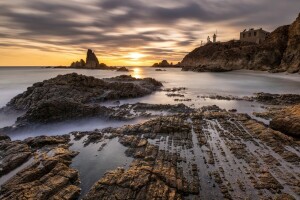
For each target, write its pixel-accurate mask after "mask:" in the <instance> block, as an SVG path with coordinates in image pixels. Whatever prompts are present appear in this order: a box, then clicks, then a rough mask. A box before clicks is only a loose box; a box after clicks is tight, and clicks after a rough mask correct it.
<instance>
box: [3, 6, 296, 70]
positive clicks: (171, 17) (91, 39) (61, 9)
mask: <svg viewBox="0 0 300 200" xmlns="http://www.w3.org/2000/svg"><path fill="white" fill-rule="evenodd" d="M299 8H300V0H2V1H0V46H1V48H0V66H48V65H51V66H56V65H69V64H70V63H71V62H72V61H75V60H79V59H80V58H84V59H85V56H86V55H85V53H86V49H88V48H91V49H93V50H94V51H95V52H96V55H97V56H98V59H99V60H100V62H104V63H106V64H108V65H119V66H120V65H126V66H129V65H135V66H137V65H138V66H147V65H152V64H153V63H154V62H158V61H160V60H162V59H167V60H169V61H170V62H174V63H176V62H178V61H181V59H182V58H183V56H184V55H185V54H186V53H187V52H189V51H191V50H193V49H194V48H196V47H198V46H199V45H200V43H201V40H203V41H206V38H207V36H208V35H213V33H214V32H215V31H216V30H217V31H218V40H219V41H227V40H230V39H233V38H235V39H238V37H239V32H240V31H242V30H244V29H245V28H250V27H253V28H260V27H262V28H264V29H266V30H268V31H272V30H273V29H274V28H276V27H277V26H279V25H284V24H290V23H291V22H292V21H293V20H295V19H296V17H297V15H298V13H299V12H300V10H299Z"/></svg>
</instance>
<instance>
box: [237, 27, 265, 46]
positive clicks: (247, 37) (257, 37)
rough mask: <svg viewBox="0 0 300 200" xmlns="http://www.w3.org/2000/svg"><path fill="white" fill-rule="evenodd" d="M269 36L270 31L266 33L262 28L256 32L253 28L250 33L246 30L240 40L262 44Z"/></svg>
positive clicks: (241, 34) (241, 33)
mask: <svg viewBox="0 0 300 200" xmlns="http://www.w3.org/2000/svg"><path fill="white" fill-rule="evenodd" d="M269 34H270V33H269V32H268V31H265V30H263V29H262V28H260V29H256V30H254V29H253V28H251V29H249V30H248V31H247V30H246V29H245V30H244V31H243V32H240V40H241V41H246V42H255V43H257V44H260V43H261V42H262V41H264V40H265V39H266V37H267V35H269Z"/></svg>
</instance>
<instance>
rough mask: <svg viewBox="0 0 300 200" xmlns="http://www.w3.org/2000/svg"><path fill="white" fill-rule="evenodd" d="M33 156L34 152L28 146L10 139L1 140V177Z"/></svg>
mask: <svg viewBox="0 0 300 200" xmlns="http://www.w3.org/2000/svg"><path fill="white" fill-rule="evenodd" d="M2 138H3V137H2ZM31 156H32V150H31V149H30V147H29V146H28V145H27V144H24V143H22V142H18V141H10V139H9V138H6V139H4V140H0V177H1V176H2V175H4V174H7V173H8V172H10V171H12V170H14V169H15V168H17V167H18V166H20V165H21V164H23V163H24V162H26V161H27V160H28V159H29V158H30V157H31Z"/></svg>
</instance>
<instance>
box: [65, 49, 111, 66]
mask: <svg viewBox="0 0 300 200" xmlns="http://www.w3.org/2000/svg"><path fill="white" fill-rule="evenodd" d="M61 68H65V67H61ZM70 68H78V69H102V70H115V69H117V68H116V67H108V66H107V65H106V64H104V63H99V60H98V58H97V56H96V54H95V53H94V52H93V51H92V50H91V49H88V51H87V55H86V62H85V61H84V60H83V59H80V61H76V62H72V64H71V65H70Z"/></svg>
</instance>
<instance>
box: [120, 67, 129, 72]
mask: <svg viewBox="0 0 300 200" xmlns="http://www.w3.org/2000/svg"><path fill="white" fill-rule="evenodd" d="M117 71H118V72H129V70H128V69H127V68H126V67H120V68H118V69H117Z"/></svg>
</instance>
